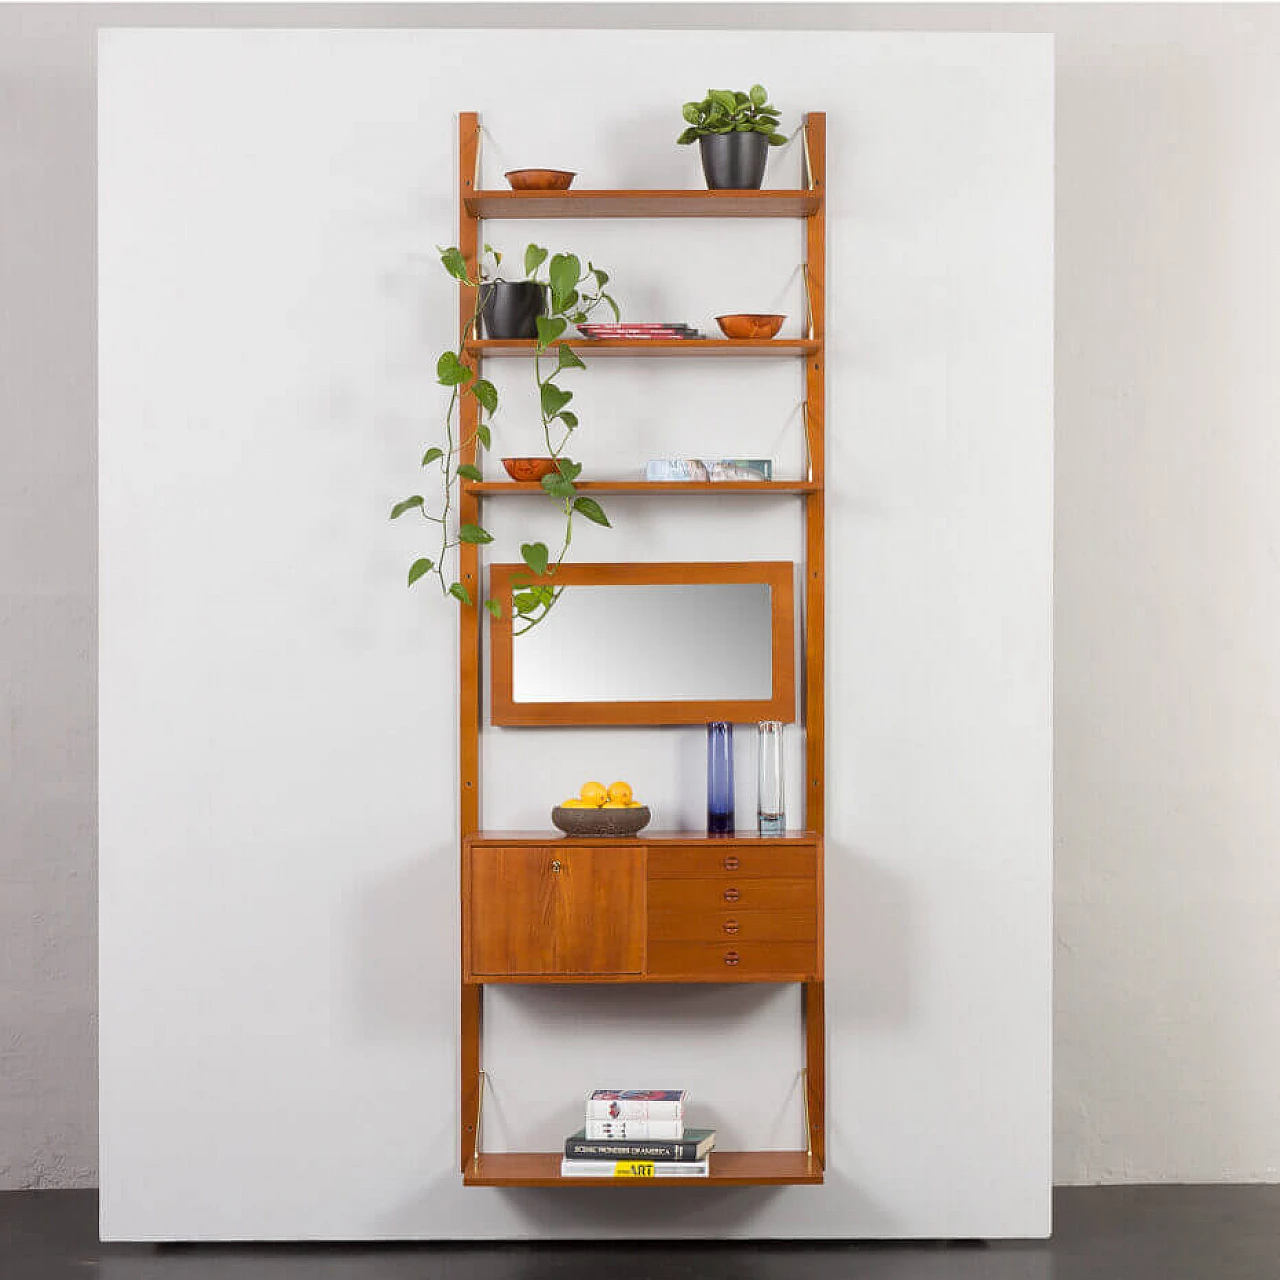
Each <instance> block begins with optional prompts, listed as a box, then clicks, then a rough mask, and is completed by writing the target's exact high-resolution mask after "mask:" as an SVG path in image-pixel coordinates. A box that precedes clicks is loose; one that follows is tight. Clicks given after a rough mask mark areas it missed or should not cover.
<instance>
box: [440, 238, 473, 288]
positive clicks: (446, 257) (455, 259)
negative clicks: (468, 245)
mask: <svg viewBox="0 0 1280 1280" xmlns="http://www.w3.org/2000/svg"><path fill="white" fill-rule="evenodd" d="M436 248H437V249H440V246H439V245H436ZM440 261H441V263H442V264H443V265H444V269H445V270H446V271H447V272H448V273H449V274H450V275H451V276H452V277H453V278H454V279H455V280H461V281H462V283H463V284H466V283H467V260H466V258H464V257H463V256H462V250H461V249H455V248H453V247H452V246H451V247H450V248H448V249H440Z"/></svg>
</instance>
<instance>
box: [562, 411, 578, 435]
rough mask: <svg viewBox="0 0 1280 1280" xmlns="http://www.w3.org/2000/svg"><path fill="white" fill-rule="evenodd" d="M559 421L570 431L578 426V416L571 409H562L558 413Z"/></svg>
mask: <svg viewBox="0 0 1280 1280" xmlns="http://www.w3.org/2000/svg"><path fill="white" fill-rule="evenodd" d="M560 421H561V422H563V423H564V425H565V426H566V427H568V428H569V430H570V431H572V430H573V429H574V428H575V427H576V426H577V425H578V415H577V414H576V413H574V411H573V410H572V409H564V410H562V411H561V413H560Z"/></svg>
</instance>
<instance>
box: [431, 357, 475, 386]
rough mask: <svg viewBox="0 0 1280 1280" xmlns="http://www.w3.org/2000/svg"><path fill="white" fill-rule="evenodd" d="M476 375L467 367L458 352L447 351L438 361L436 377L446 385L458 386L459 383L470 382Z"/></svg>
mask: <svg viewBox="0 0 1280 1280" xmlns="http://www.w3.org/2000/svg"><path fill="white" fill-rule="evenodd" d="M474 376H475V375H474V374H473V373H472V372H471V370H470V369H468V368H467V366H466V365H465V364H463V363H462V361H461V360H459V359H458V356H457V353H456V352H453V351H446V352H445V353H444V354H443V355H442V356H441V357H440V359H439V360H437V361H436V377H437V378H438V379H439V380H440V382H441V384H442V385H444V386H446V387H456V386H458V385H459V383H463V382H469V381H470V380H471V379H472V378H473V377H474Z"/></svg>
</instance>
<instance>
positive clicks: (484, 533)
mask: <svg viewBox="0 0 1280 1280" xmlns="http://www.w3.org/2000/svg"><path fill="white" fill-rule="evenodd" d="M458 541H459V542H473V543H485V542H492V541H493V534H491V533H490V532H489V530H488V529H482V528H481V527H480V526H479V525H478V524H464V525H463V526H462V527H461V528H460V529H459V530H458ZM467 603H468V604H470V601H468V602H467Z"/></svg>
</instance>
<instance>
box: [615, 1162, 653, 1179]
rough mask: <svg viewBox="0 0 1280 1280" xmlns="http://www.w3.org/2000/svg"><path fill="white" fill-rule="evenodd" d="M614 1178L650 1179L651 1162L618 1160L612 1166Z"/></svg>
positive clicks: (651, 1174) (651, 1172)
mask: <svg viewBox="0 0 1280 1280" xmlns="http://www.w3.org/2000/svg"><path fill="white" fill-rule="evenodd" d="M613 1176H614V1177H615V1178H652V1177H653V1161H652V1160H619V1161H617V1163H616V1164H614V1166H613Z"/></svg>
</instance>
